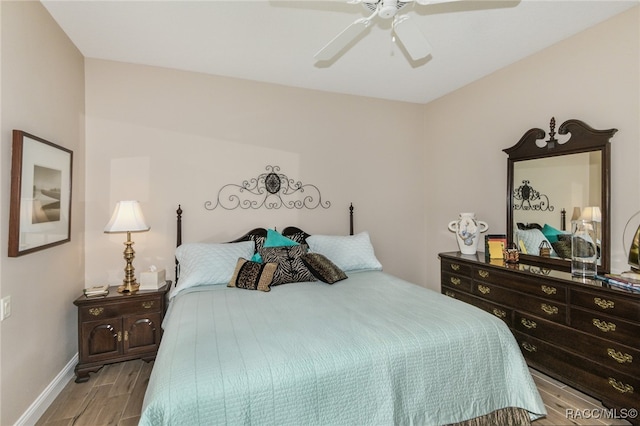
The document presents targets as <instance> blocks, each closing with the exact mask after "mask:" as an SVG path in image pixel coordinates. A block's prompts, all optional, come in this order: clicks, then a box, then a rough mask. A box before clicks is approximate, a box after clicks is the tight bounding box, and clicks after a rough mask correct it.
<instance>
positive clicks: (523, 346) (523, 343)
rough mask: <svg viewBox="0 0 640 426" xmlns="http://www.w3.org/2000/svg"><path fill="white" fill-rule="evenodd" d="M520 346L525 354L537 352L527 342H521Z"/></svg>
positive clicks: (536, 349)
mask: <svg viewBox="0 0 640 426" xmlns="http://www.w3.org/2000/svg"><path fill="white" fill-rule="evenodd" d="M520 346H522V348H523V349H524V350H525V351H527V352H537V351H538V348H536V347H535V346H534V345H532V344H531V343H529V342H522V344H521V345H520Z"/></svg>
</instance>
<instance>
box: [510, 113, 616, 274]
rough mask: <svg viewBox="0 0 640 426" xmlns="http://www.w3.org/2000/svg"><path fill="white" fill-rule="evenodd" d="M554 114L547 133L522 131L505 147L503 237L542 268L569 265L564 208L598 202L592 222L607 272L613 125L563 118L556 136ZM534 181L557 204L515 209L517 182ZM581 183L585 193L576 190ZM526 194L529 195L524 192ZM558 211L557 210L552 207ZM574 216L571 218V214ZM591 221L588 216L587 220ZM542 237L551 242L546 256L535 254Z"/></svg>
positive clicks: (577, 208) (600, 261) (601, 267)
mask: <svg viewBox="0 0 640 426" xmlns="http://www.w3.org/2000/svg"><path fill="white" fill-rule="evenodd" d="M555 126H556V122H555V118H552V119H551V121H550V124H549V129H550V130H549V137H548V139H547V140H545V136H546V133H545V131H544V130H542V129H539V128H532V129H530V130H528V131H527V132H525V134H524V135H523V136H522V137H521V138H520V140H519V141H518V143H516V144H515V145H513V146H512V147H510V148H507V149H505V150H504V152H505V153H506V154H507V155H508V159H507V238H508V242H509V243H516V245H517V247H518V248H519V249H520V259H521V260H524V261H526V262H528V263H535V264H536V265H538V266H541V267H548V268H555V269H561V270H564V271H570V270H571V235H570V232H569V231H566V224H565V220H566V211H567V210H571V211H573V212H574V214H573V215H574V216H576V215H577V214H582V210H583V209H584V208H585V207H587V206H590V207H599V208H600V211H601V213H602V214H601V222H599V223H598V225H599V226H598V227H597V239H598V244H599V257H598V260H597V265H598V271H601V272H603V273H604V272H609V268H610V260H611V259H610V251H611V247H610V237H611V232H610V231H611V220H610V214H609V205H610V186H611V180H610V178H609V170H610V166H611V143H610V139H611V138H612V137H613V136H614V135H615V133H616V132H617V129H608V130H596V129H593V128H592V127H590V126H589V125H587V124H586V123H584V122H582V121H580V120H575V119H571V120H567V121H565V122H564V123H562V124H561V125H560V127H559V129H558V134H559V135H570V136H569V137H568V138H567V140H566V141H562V140H559V139H557V138H556V132H555ZM523 180H528V181H531V182H535V186H536V189H538V188H540V189H543V190H544V192H545V193H547V194H548V195H549V196H550V198H552V199H553V204H554V206H555V207H557V208H556V209H554V211H551V209H542V208H540V209H529V210H524V209H522V208H520V206H521V205H522V200H521V198H522V196H521V193H522V189H521V184H520V183H521V182H522V181H523ZM575 188H584V189H585V190H586V191H587V192H586V193H584V192H583V191H575V190H574V189H575ZM529 198H531V196H530V195H529ZM558 210H560V214H558V213H557V211H558ZM572 219H573V217H572ZM592 220H593V219H592ZM543 240H547V242H548V243H549V244H550V245H551V248H552V249H551V252H550V256H549V257H543V256H539V249H538V247H539V245H540V244H541V242H542V241H543Z"/></svg>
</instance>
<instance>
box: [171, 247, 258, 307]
mask: <svg viewBox="0 0 640 426" xmlns="http://www.w3.org/2000/svg"><path fill="white" fill-rule="evenodd" d="M254 247H255V243H254V242H253V241H242V242H239V243H219V244H206V243H189V244H182V245H181V246H180V247H178V248H177V249H176V259H178V262H180V277H179V279H178V284H177V286H176V287H174V288H173V289H172V290H171V293H170V294H169V298H173V297H174V296H175V295H176V294H178V292H180V291H181V290H184V289H185V288H189V287H195V286H198V285H205V284H209V285H211V284H214V285H215V284H224V285H225V286H226V285H227V284H229V281H231V277H232V276H233V272H234V271H235V268H236V264H237V263H238V259H239V258H241V257H242V258H244V259H251V256H253V251H254Z"/></svg>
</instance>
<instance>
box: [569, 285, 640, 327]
mask: <svg viewBox="0 0 640 426" xmlns="http://www.w3.org/2000/svg"><path fill="white" fill-rule="evenodd" d="M571 303H572V304H573V305H577V306H581V307H584V308H587V309H591V310H594V311H597V312H603V313H606V314H607V315H610V316H614V317H618V318H624V319H626V320H629V321H637V322H640V303H638V301H637V300H629V299H625V298H622V297H616V296H615V295H610V294H609V293H604V292H593V293H592V292H588V291H582V290H576V289H573V290H571Z"/></svg>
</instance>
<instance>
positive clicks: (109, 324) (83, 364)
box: [73, 281, 171, 383]
mask: <svg viewBox="0 0 640 426" xmlns="http://www.w3.org/2000/svg"><path fill="white" fill-rule="evenodd" d="M170 287H171V281H167V284H166V285H164V286H163V287H161V288H160V289H158V290H153V291H138V292H136V293H133V294H122V293H118V287H110V288H109V294H108V295H107V296H104V297H85V296H80V297H78V298H77V299H76V300H75V301H74V302H73V303H74V304H75V305H76V306H77V307H78V357H79V360H78V364H77V365H76V368H75V373H76V382H78V383H80V382H86V381H87V380H89V373H91V372H96V371H98V370H99V369H100V368H102V367H103V366H104V365H105V364H111V363H114V362H120V361H127V360H131V359H137V358H141V359H143V360H145V361H150V360H153V359H154V358H155V356H156V353H157V352H158V347H159V346H160V339H161V338H162V328H161V325H162V319H163V318H164V313H165V310H166V297H167V292H168V291H169V288H170Z"/></svg>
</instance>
